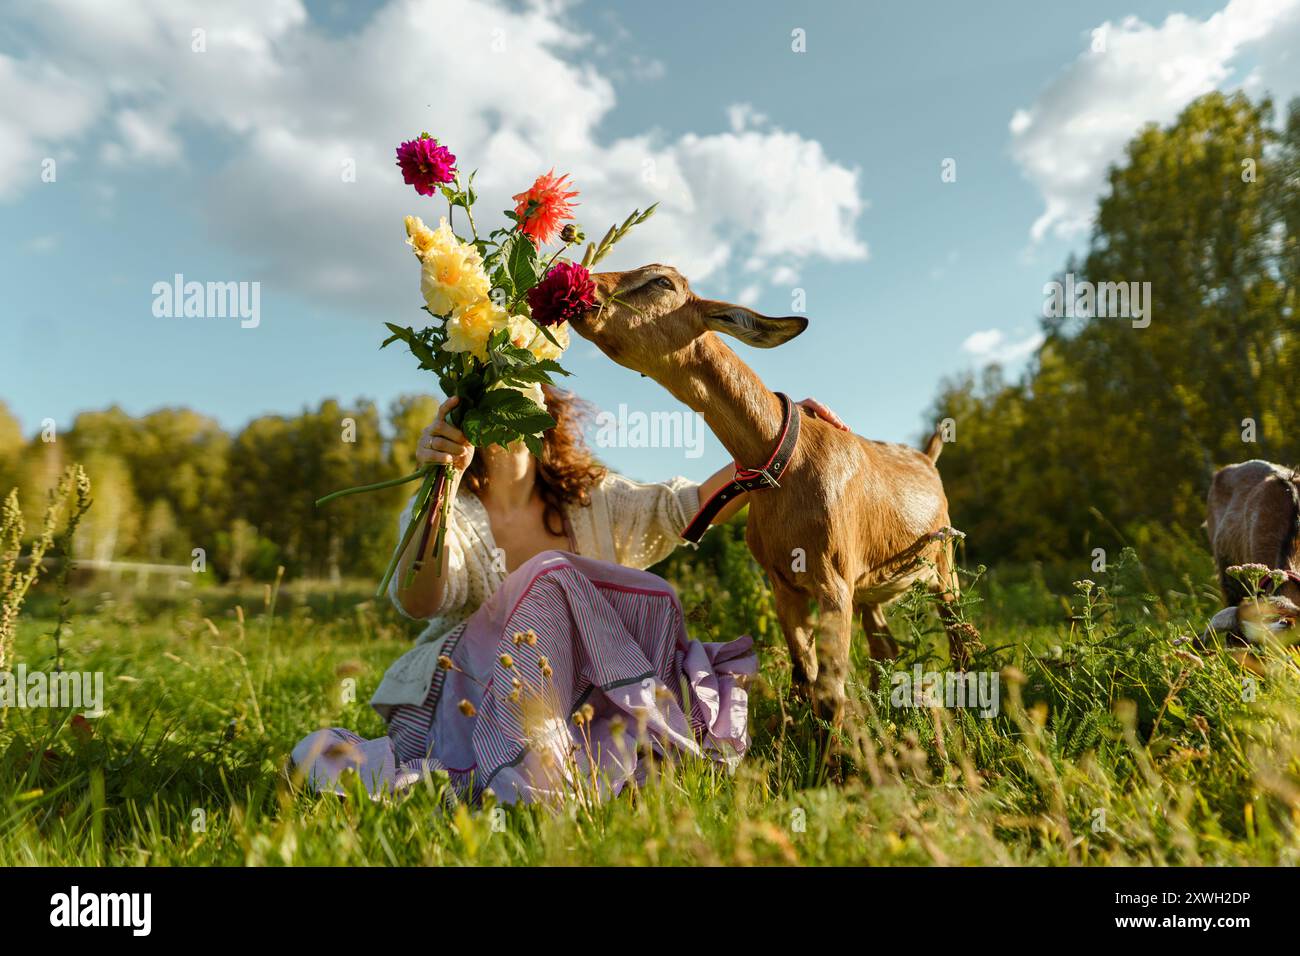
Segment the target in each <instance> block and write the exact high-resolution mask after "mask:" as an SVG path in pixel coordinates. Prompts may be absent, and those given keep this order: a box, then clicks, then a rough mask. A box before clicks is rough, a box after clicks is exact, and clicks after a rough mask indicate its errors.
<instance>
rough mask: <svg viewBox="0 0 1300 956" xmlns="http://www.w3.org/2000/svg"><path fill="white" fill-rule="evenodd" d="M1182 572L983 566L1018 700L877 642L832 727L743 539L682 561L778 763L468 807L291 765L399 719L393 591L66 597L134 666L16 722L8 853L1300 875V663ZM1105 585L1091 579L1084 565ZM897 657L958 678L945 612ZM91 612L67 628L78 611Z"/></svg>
mask: <svg viewBox="0 0 1300 956" xmlns="http://www.w3.org/2000/svg"><path fill="white" fill-rule="evenodd" d="M1170 553H1171V554H1172V558H1169V559H1164V560H1161V561H1160V562H1158V566H1155V565H1150V564H1144V563H1143V562H1142V561H1141V560H1140V559H1139V556H1138V555H1137V554H1136V553H1134V552H1133V551H1131V550H1126V551H1125V552H1124V553H1123V554H1122V555H1119V556H1117V557H1116V558H1115V560H1114V561H1113V563H1112V564H1111V566H1110V568H1109V569H1108V571H1106V572H1105V573H1090V574H1089V575H1088V576H1089V577H1090V578H1091V579H1092V581H1091V582H1090V583H1089V582H1083V581H1080V582H1079V583H1078V584H1077V585H1076V584H1074V583H1071V582H1070V581H1069V580H1068V578H1069V575H1068V574H1067V575H1066V580H1064V585H1063V586H1062V585H1061V584H1057V585H1054V586H1053V585H1051V584H1049V580H1048V578H1049V577H1051V575H1049V574H1046V573H1045V572H1044V571H1043V570H1042V569H1041V568H1038V567H1033V566H1029V567H1005V568H997V569H994V570H991V571H990V570H984V569H975V570H973V571H971V572H969V573H968V574H967V596H966V599H965V604H964V607H963V613H964V614H965V616H966V618H967V619H968V620H969V621H971V622H972V623H974V624H975V625H976V626H977V627H978V628H979V629H980V631H981V633H982V635H983V641H984V644H985V645H986V647H985V649H984V650H982V651H980V652H978V653H977V655H976V659H975V665H974V667H975V668H976V669H977V670H979V671H983V672H989V673H997V674H998V676H999V686H1000V694H1001V696H1000V707H999V712H998V714H997V716H995V717H993V718H991V719H990V718H984V717H981V716H979V715H978V714H977V713H974V712H972V711H971V710H969V709H961V708H948V707H942V706H931V707H926V706H922V707H898V706H894V705H893V704H891V692H890V678H889V673H888V672H887V671H886V672H881V673H878V674H876V676H877V684H878V687H879V689H878V690H872V689H871V688H872V677H873V671H874V669H875V665H873V664H872V663H871V662H870V660H869V659H868V657H867V656H866V644H865V641H863V640H859V641H856V642H855V660H854V664H855V669H854V679H853V681H852V682H851V684H850V690H851V697H852V699H853V701H854V708H853V713H852V714H851V715H850V717H849V719H848V720H847V722H846V724H845V726H844V727H843V728H842V729H841V730H840V731H838V732H835V733H831V732H830V731H829V729H828V728H826V727H825V726H820V725H818V724H817V722H816V721H815V720H814V719H813V718H812V716H811V715H810V714H809V712H808V710H807V708H806V707H805V706H803V705H801V704H798V703H794V702H792V701H790V700H789V699H788V695H787V688H788V683H789V663H788V657H787V654H786V651H785V648H784V644H783V641H782V638H781V636H780V633H779V631H778V629H777V627H776V623H775V619H774V615H773V610H772V605H771V600H770V597H769V595H768V592H767V589H766V586H765V584H764V582H763V580H762V577H761V575H760V574H759V572H758V571H757V569H756V567H755V566H754V564H753V562H752V560H751V559H750V557H749V554H748V552H747V550H746V549H745V547H744V544H743V540H742V538H741V532H740V528H739V526H738V525H737V526H729V527H727V528H726V529H722V530H721V531H720V532H719V531H715V532H714V533H712V534H711V535H710V536H709V538H706V542H705V547H704V548H702V549H701V551H700V552H698V553H697V554H694V555H692V554H688V553H685V552H680V553H679V554H678V555H675V556H674V557H673V558H671V559H670V560H669V561H668V562H666V563H665V564H664V565H662V566H660V568H659V570H660V571H661V573H663V574H664V575H665V576H666V577H668V578H669V580H671V581H672V582H673V583H674V584H675V586H676V587H677V588H678V591H679V593H680V595H681V597H682V601H683V605H684V607H685V609H686V613H687V618H688V622H689V624H688V627H689V630H690V631H691V633H692V636H694V637H696V638H699V639H702V640H710V639H723V638H729V637H731V636H734V635H735V634H739V633H750V634H753V635H754V636H755V638H756V640H757V641H758V643H759V646H760V659H761V673H760V676H759V678H758V679H757V680H756V682H755V683H754V685H753V686H752V688H751V732H752V736H753V745H752V748H751V751H750V754H749V756H748V757H747V758H746V759H745V760H744V761H743V762H742V763H741V765H740V767H739V770H738V771H737V772H736V773H735V775H734V776H727V775H726V774H724V773H722V772H721V771H719V770H718V769H716V768H715V767H713V766H711V765H708V764H706V763H704V762H702V761H696V760H686V761H684V762H681V763H677V764H665V765H661V766H660V767H659V768H658V769H657V770H656V772H655V773H654V774H653V775H652V779H651V780H650V781H649V783H648V784H647V785H646V786H644V787H642V788H639V789H636V790H633V791H628V792H625V793H624V794H623V795H622V796H620V797H618V798H616V799H613V800H610V801H607V802H604V803H597V802H594V801H590V800H587V799H581V798H579V799H574V800H573V801H571V802H570V803H568V804H567V805H566V806H564V807H563V808H560V809H551V808H545V807H539V806H532V807H509V808H503V807H497V806H493V805H490V804H489V805H486V806H466V805H464V804H463V803H458V802H457V801H456V799H455V796H454V794H453V793H452V792H451V790H450V788H449V787H448V786H447V783H446V781H445V780H439V779H437V778H431V779H428V780H427V781H425V782H424V783H422V784H420V785H417V786H416V787H414V788H413V789H412V790H411V791H410V792H409V793H408V794H407V795H405V796H404V797H400V798H398V799H395V800H388V801H382V802H372V801H370V800H368V799H365V798H364V797H363V796H362V795H361V794H360V793H356V794H353V795H352V796H350V797H348V798H338V797H334V796H330V797H321V796H316V795H313V794H311V793H308V792H304V791H303V790H302V789H301V788H300V787H297V786H295V784H294V781H292V780H291V779H290V778H289V777H288V776H287V775H286V773H285V758H286V755H287V753H288V751H289V750H290V748H291V747H292V746H293V744H294V743H295V742H296V741H297V740H298V739H299V738H301V737H302V736H303V735H305V734H306V733H308V732H310V731H311V730H313V729H315V728H317V727H320V726H324V725H343V726H347V727H350V728H352V729H354V730H356V731H358V732H359V733H362V734H363V735H366V736H377V735H379V734H381V733H382V732H383V725H382V723H381V721H380V720H379V718H378V716H377V715H376V714H374V712H373V711H371V710H370V708H369V706H368V705H367V703H366V701H367V699H368V697H369V694H370V692H371V691H372V690H373V687H374V686H375V683H376V682H377V681H378V679H379V676H380V675H381V674H382V672H383V670H384V668H385V667H386V666H387V665H388V664H389V663H390V662H391V661H392V660H393V659H395V658H396V657H397V656H398V655H399V654H401V653H402V652H403V651H404V650H405V649H406V648H407V647H408V646H409V644H408V642H409V640H410V639H411V637H412V636H413V630H412V626H411V625H410V622H406V621H403V620H402V619H400V618H398V617H397V616H396V615H395V613H394V612H393V611H392V610H391V609H390V608H388V607H386V606H384V605H383V604H382V603H378V602H375V601H373V600H371V599H370V597H369V589H370V587H371V586H372V585H371V584H370V583H369V582H368V581H356V582H352V583H347V584H344V585H341V586H336V585H328V584H325V583H321V582H313V581H281V582H280V583H278V584H272V585H260V586H256V587H247V588H238V587H231V586H216V585H211V586H207V587H204V586H199V585H194V586H190V587H186V588H182V589H180V590H171V589H168V588H166V587H163V586H161V585H157V584H155V585H153V586H150V585H148V584H146V585H143V586H140V587H131V586H120V587H118V588H116V589H112V590H107V591H106V590H103V587H104V585H103V582H101V581H96V580H93V579H92V580H91V581H89V582H85V583H84V584H83V585H81V586H80V587H76V588H74V589H73V591H72V592H71V593H70V594H69V595H68V597H69V600H68V602H67V603H66V604H65V603H63V602H62V600H61V598H60V595H59V593H58V589H57V587H56V586H54V584H53V583H50V582H47V585H46V586H45V587H44V589H42V590H40V591H34V592H33V593H32V595H31V596H30V597H29V600H28V603H27V607H26V608H25V610H24V612H23V616H22V617H21V618H20V623H19V628H18V638H17V644H16V659H17V660H19V661H24V662H26V664H27V666H28V667H29V668H37V667H46V668H48V667H50V666H51V664H52V658H53V654H54V652H55V651H54V640H53V634H54V633H55V632H56V630H57V631H58V632H59V645H60V649H61V653H62V655H63V658H64V667H65V668H67V669H69V670H72V669H75V670H83V671H102V672H104V674H105V681H106V690H105V697H106V700H105V709H106V711H107V713H106V714H105V715H104V716H102V717H100V718H98V719H95V720H92V721H84V720H80V719H74V714H73V712H72V711H66V710H54V709H43V710H42V709H26V710H19V709H10V710H9V711H8V712H7V714H5V723H4V724H3V727H0V866H10V865H31V864H43V865H53V864H86V865H184V866H193V865H254V866H262V865H272V866H273V865H284V864H292V865H333V864H339V865H359V866H393V865H474V864H479V865H483V864H486V865H533V864H669V865H677V864H715V865H744V864H778V865H784V864H798V865H820V864H840V865H859V864H878V865H932V864H939V865H944V864H951V865H967V864H986V865H988V864H992V865H1007V864H1009V865H1015V864H1030V865H1038V864H1048V865H1105V866H1113V865H1166V864H1206V865H1220V864H1229V865H1232V864H1264V865H1294V864H1295V863H1296V862H1297V857H1298V856H1300V853H1298V850H1300V841H1298V840H1297V824H1298V823H1300V694H1298V693H1297V673H1296V670H1295V663H1294V660H1293V658H1292V657H1291V656H1290V654H1289V652H1287V651H1286V650H1285V649H1283V648H1273V649H1271V650H1270V651H1268V652H1267V653H1266V654H1265V655H1264V656H1263V658H1262V659H1261V660H1260V661H1259V668H1260V670H1261V671H1262V673H1260V674H1258V675H1256V674H1254V673H1252V672H1251V671H1248V670H1245V669H1243V667H1242V665H1241V663H1240V662H1239V661H1237V660H1234V659H1233V658H1232V657H1230V656H1228V655H1227V654H1224V653H1213V652H1208V653H1207V652H1199V651H1197V649H1196V648H1195V646H1194V645H1192V644H1190V643H1188V642H1187V641H1185V640H1184V639H1185V638H1187V637H1189V636H1191V635H1193V634H1196V633H1198V632H1199V631H1200V629H1201V628H1202V627H1203V626H1204V623H1205V620H1206V619H1207V618H1208V617H1209V616H1210V615H1211V614H1213V612H1214V611H1216V610H1217V609H1218V604H1217V601H1218V598H1217V594H1216V593H1215V589H1214V588H1213V586H1212V585H1211V583H1210V582H1211V581H1212V575H1211V567H1210V561H1209V557H1208V555H1207V554H1205V553H1204V551H1203V550H1200V549H1199V548H1198V547H1197V546H1196V545H1195V544H1194V543H1191V542H1186V543H1185V544H1184V545H1183V546H1182V547H1181V549H1179V550H1177V551H1174V552H1170ZM1083 576H1084V575H1079V577H1080V578H1082V577H1083ZM890 617H891V622H892V625H893V627H894V631H895V635H896V637H897V638H898V640H899V643H900V644H901V645H902V647H903V652H902V656H901V657H900V659H899V661H898V662H897V668H898V669H904V670H909V671H910V670H911V669H912V668H913V667H914V665H916V664H920V665H922V667H923V668H925V669H930V670H936V671H944V670H946V669H947V659H946V650H945V649H944V642H943V638H942V633H941V631H940V629H939V626H938V621H937V618H936V617H935V615H934V612H933V609H932V608H930V607H929V606H928V600H927V599H926V598H924V597H922V596H920V595H916V596H910V595H909V596H908V598H906V599H905V600H904V601H903V602H901V603H900V604H899V605H897V606H895V608H893V609H892V611H891V615H890ZM61 619H62V620H64V623H63V624H62V626H61V627H60V625H59V622H60V620H61Z"/></svg>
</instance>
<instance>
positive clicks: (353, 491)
mask: <svg viewBox="0 0 1300 956" xmlns="http://www.w3.org/2000/svg"><path fill="white" fill-rule="evenodd" d="M427 472H428V466H427V465H426V466H425V467H424V468H421V469H420V470H419V471H413V472H411V473H410V474H409V475H403V476H402V477H401V478H390V479H389V480H388V481H378V482H375V484H373V485H358V486H357V487H355V488H344V489H343V490H342V491H335V492H331V493H330V494H328V495H326V496H325V497H324V498H317V499H316V507H317V508H319V507H320V506H321V505H325V504H329V503H330V502H331V501H333V500H334V499H335V498H342V497H344V496H346V495H359V494H361V493H362V492H366V491H382V490H383V489H384V488H396V487H397V486H398V485H404V484H406V483H407V482H408V481H415V479H416V478H423V477H424V476H425V475H426V474H427Z"/></svg>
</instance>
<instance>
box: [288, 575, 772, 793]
mask: <svg viewBox="0 0 1300 956" xmlns="http://www.w3.org/2000/svg"><path fill="white" fill-rule="evenodd" d="M756 670H757V659H756V658H755V655H754V650H753V641H752V640H751V639H750V638H749V637H747V636H746V637H740V638H737V639H736V640H734V641H729V642H727V643H724V644H702V643H700V642H698V641H693V640H691V639H689V638H688V637H687V636H686V628H685V625H684V623H683V620H682V609H681V604H680V603H679V602H678V600H677V595H676V594H675V593H674V592H673V589H672V588H671V587H670V586H669V585H668V583H667V582H665V581H664V580H663V579H662V578H659V577H657V576H655V575H653V574H650V573H649V572H647V571H637V570H634V569H631V568H626V567H623V566H621V565H617V564H610V563H608V562H604V561H596V560H593V559H590V558H583V557H580V556H578V555H574V554H569V553H567V552H562V551H545V552H543V553H541V554H539V555H537V556H536V557H534V558H532V559H531V560H530V561H528V562H526V563H525V564H524V565H522V566H521V567H520V568H518V569H517V570H516V571H514V572H513V573H512V574H511V575H510V576H509V577H508V578H507V579H506V580H505V582H504V583H503V584H502V585H501V587H500V588H499V589H498V590H497V591H496V593H495V594H494V595H493V596H492V597H491V598H490V599H489V600H488V601H487V602H486V603H485V604H484V605H483V606H482V607H480V608H479V609H478V611H477V612H475V613H474V615H473V616H471V617H470V618H469V620H468V621H467V622H466V624H465V626H464V627H463V628H461V629H459V630H458V631H457V632H453V634H452V635H451V636H449V637H448V639H447V640H446V642H445V643H444V645H443V647H442V658H441V666H440V667H439V669H438V670H437V671H435V673H434V676H433V679H432V681H431V683H430V687H429V693H428V695H427V696H426V697H425V699H424V701H423V703H421V704H419V705H399V706H396V707H394V708H392V711H391V713H390V714H389V715H388V716H389V732H388V736H386V737H382V738H379V739H378V740H370V741H367V740H363V739H362V738H360V737H358V736H357V735H356V734H353V733H351V732H349V731H346V730H342V729H338V728H333V729H327V730H321V731H317V732H316V733H314V734H312V735H310V736H309V737H307V738H306V739H305V740H303V741H302V742H301V743H299V744H298V746H297V747H295V748H294V762H295V764H297V765H298V766H300V767H304V768H306V770H307V773H308V778H309V779H310V780H311V782H312V783H313V784H314V785H315V786H316V787H317V788H318V789H321V790H328V791H335V792H338V791H339V787H338V778H339V775H340V774H341V773H342V772H343V771H344V770H348V769H351V770H355V771H356V772H358V773H359V774H360V776H361V779H362V780H363V781H364V782H365V784H366V786H367V788H368V789H369V790H370V792H371V793H378V792H380V791H383V790H388V791H393V790H397V789H400V788H401V787H403V786H406V785H409V784H410V783H412V782H414V781H415V780H418V779H419V778H420V776H421V775H422V774H423V773H425V772H427V771H429V770H431V769H441V770H445V771H446V772H447V773H448V774H450V776H451V779H452V781H453V783H454V784H455V786H456V787H457V789H458V790H459V791H460V792H461V793H462V794H463V795H464V796H466V797H467V798H470V799H476V798H478V797H479V796H480V795H481V794H483V793H484V792H485V791H488V790H491V791H492V792H493V793H494V794H495V795H496V797H497V798H498V799H500V800H502V801H503V802H514V801H519V800H523V801H530V800H558V799H563V798H565V797H566V796H570V795H572V794H573V792H574V791H575V789H576V788H579V787H581V788H584V790H585V791H586V792H587V793H588V794H591V795H594V796H599V797H603V796H608V795H610V794H614V793H618V792H619V791H620V790H621V789H622V788H623V787H624V786H625V785H626V784H627V782H628V781H630V780H636V781H641V780H643V779H644V776H645V773H646V769H647V758H650V757H651V755H653V756H654V757H660V758H669V757H672V756H674V755H677V754H692V755H696V756H700V757H705V758H707V759H710V760H714V761H717V762H719V763H722V764H724V765H726V766H727V767H728V768H732V767H734V766H735V764H736V762H738V761H739V760H740V758H741V757H742V756H743V755H744V753H745V750H746V748H747V747H748V744H749V736H748V732H747V726H746V724H747V715H748V699H747V697H746V693H745V685H746V684H747V683H748V680H749V678H750V677H751V676H752V675H753V674H754V673H755V671H756Z"/></svg>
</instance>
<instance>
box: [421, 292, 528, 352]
mask: <svg viewBox="0 0 1300 956" xmlns="http://www.w3.org/2000/svg"><path fill="white" fill-rule="evenodd" d="M431 308H432V307H431ZM508 323H509V316H507V315H506V311H505V309H502V308H498V307H497V305H496V304H495V303H494V302H493V301H492V300H491V299H488V298H482V299H479V300H478V301H477V302H475V303H474V304H473V305H471V306H469V307H468V308H466V309H463V310H460V311H458V312H455V313H453V314H452V317H451V318H450V319H448V320H447V341H446V342H444V343H443V346H442V347H443V350H444V351H447V352H469V353H470V354H471V355H473V356H474V357H475V358H476V359H479V360H480V361H486V360H487V344H488V339H489V338H491V336H492V333H493V332H495V331H497V330H498V329H504V328H506V327H507V325H508Z"/></svg>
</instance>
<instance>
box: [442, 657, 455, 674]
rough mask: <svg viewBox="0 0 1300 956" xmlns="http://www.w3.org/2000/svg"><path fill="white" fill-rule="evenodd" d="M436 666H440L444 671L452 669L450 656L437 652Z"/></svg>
mask: <svg viewBox="0 0 1300 956" xmlns="http://www.w3.org/2000/svg"><path fill="white" fill-rule="evenodd" d="M438 666H439V667H440V668H442V669H443V670H445V671H449V670H451V669H452V667H453V666H454V665H453V664H452V662H451V658H450V657H448V656H447V655H446V654H439V655H438Z"/></svg>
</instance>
